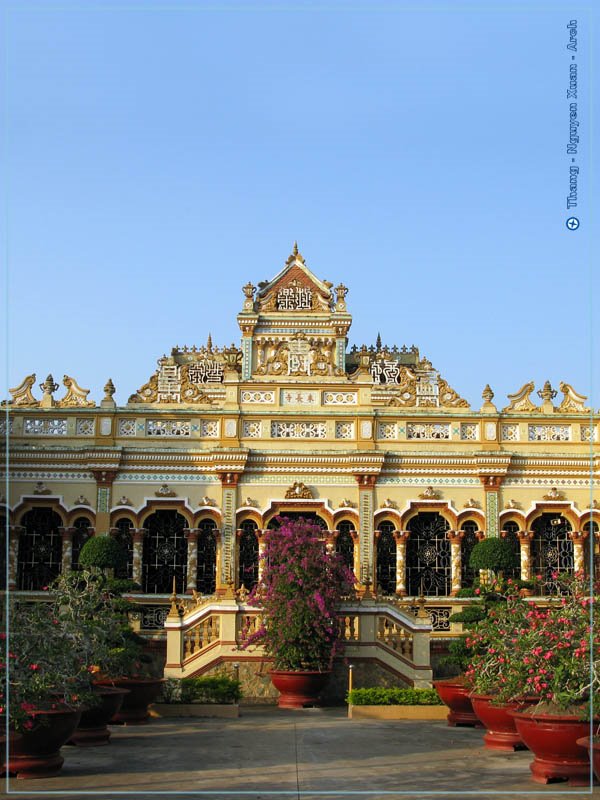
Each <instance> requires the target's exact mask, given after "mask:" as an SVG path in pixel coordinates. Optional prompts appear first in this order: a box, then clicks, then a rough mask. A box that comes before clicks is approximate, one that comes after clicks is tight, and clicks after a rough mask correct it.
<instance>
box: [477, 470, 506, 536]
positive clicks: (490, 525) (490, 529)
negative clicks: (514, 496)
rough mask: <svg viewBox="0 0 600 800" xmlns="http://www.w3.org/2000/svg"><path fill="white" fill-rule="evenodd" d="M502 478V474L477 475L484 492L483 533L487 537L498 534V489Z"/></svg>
mask: <svg viewBox="0 0 600 800" xmlns="http://www.w3.org/2000/svg"><path fill="white" fill-rule="evenodd" d="M502 478H503V476H502V475H485V474H480V475H479V480H480V481H481V483H482V484H483V490H484V492H485V535H486V536H487V538H488V539H489V538H491V537H492V536H496V537H497V536H499V535H500V524H499V517H498V490H499V489H500V486H501V485H502Z"/></svg>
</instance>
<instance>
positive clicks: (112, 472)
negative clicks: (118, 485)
mask: <svg viewBox="0 0 600 800" xmlns="http://www.w3.org/2000/svg"><path fill="white" fill-rule="evenodd" d="M90 472H92V474H93V475H94V478H95V480H96V525H95V528H96V531H97V532H98V533H108V531H109V530H110V507H111V505H112V499H111V495H112V485H113V481H114V479H115V477H116V475H117V470H116V469H91V470H90Z"/></svg>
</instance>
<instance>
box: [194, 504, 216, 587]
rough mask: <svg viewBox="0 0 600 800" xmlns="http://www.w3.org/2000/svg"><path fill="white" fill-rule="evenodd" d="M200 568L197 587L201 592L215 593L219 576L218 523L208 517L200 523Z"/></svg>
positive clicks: (197, 573)
mask: <svg viewBox="0 0 600 800" xmlns="http://www.w3.org/2000/svg"><path fill="white" fill-rule="evenodd" d="M198 528H199V533H198V568H197V571H196V589H197V590H198V591H199V592H200V594H214V593H215V589H216V578H217V541H216V538H215V537H216V533H217V523H216V522H215V521H214V519H210V517H207V518H206V519H203V520H200V522H199V523H198Z"/></svg>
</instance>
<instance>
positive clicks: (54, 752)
mask: <svg viewBox="0 0 600 800" xmlns="http://www.w3.org/2000/svg"><path fill="white" fill-rule="evenodd" d="M80 718H81V709H78V710H73V709H72V708H67V707H66V706H63V707H59V708H55V709H48V710H46V711H32V713H31V719H32V722H33V728H31V729H30V730H23V731H19V733H18V734H17V735H16V736H15V737H14V738H12V737H11V738H10V739H9V754H8V762H7V763H6V762H5V763H4V764H3V769H4V771H5V772H8V774H9V775H16V777H17V778H52V777H54V775H57V774H58V773H59V772H60V769H61V767H62V765H63V763H64V758H63V757H62V756H61V754H60V748H61V747H62V746H63V744H65V742H67V741H68V740H69V739H70V737H71V736H72V734H73V731H74V730H75V728H76V727H77V724H78V722H79V720H80Z"/></svg>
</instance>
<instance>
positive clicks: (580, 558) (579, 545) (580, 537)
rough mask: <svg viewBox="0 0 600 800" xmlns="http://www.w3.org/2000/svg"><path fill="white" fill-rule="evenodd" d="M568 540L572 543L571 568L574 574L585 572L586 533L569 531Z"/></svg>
mask: <svg viewBox="0 0 600 800" xmlns="http://www.w3.org/2000/svg"><path fill="white" fill-rule="evenodd" d="M569 539H570V540H571V541H572V542H573V566H574V568H575V572H584V571H585V547H584V541H585V539H587V531H585V532H584V531H571V532H570V533H569Z"/></svg>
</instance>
